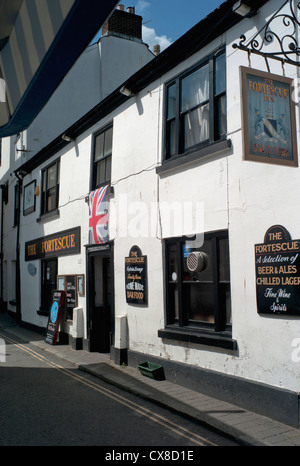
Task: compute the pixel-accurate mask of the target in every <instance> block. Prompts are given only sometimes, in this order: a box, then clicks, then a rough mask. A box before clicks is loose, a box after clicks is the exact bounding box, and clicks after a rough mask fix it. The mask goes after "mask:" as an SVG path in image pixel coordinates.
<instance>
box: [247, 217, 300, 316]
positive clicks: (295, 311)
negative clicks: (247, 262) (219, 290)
mask: <svg viewBox="0 0 300 466" xmlns="http://www.w3.org/2000/svg"><path fill="white" fill-rule="evenodd" d="M255 268H256V297H257V312H258V313H259V314H281V315H294V316H300V239H294V240H293V239H292V238H291V235H290V234H289V232H288V231H287V230H286V228H285V227H283V226H281V225H274V226H272V227H271V228H269V229H268V230H267V232H266V234H265V237H264V243H261V244H256V245H255Z"/></svg>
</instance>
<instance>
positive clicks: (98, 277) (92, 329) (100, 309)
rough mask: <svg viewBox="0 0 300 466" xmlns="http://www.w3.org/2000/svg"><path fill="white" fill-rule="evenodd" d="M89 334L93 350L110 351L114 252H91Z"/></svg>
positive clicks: (112, 330)
mask: <svg viewBox="0 0 300 466" xmlns="http://www.w3.org/2000/svg"><path fill="white" fill-rule="evenodd" d="M88 265H89V274H88V280H89V296H88V335H89V350H90V351H91V352H98V353H109V352H110V347H111V345H112V344H113V341H112V340H113V332H114V300H113V261H112V254H111V253H107V252H106V251H100V252H99V251H98V252H97V253H93V252H90V253H89V254H88Z"/></svg>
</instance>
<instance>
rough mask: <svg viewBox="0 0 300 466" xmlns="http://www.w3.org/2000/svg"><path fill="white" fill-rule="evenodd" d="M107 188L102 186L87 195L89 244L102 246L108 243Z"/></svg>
mask: <svg viewBox="0 0 300 466" xmlns="http://www.w3.org/2000/svg"><path fill="white" fill-rule="evenodd" d="M107 188H108V186H103V187H102V188H99V189H96V190H95V191H92V192H91V193H90V195H89V244H103V243H106V242H107V241H108V209H107V203H106V191H107Z"/></svg>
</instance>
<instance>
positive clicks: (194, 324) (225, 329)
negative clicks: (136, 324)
mask: <svg viewBox="0 0 300 466" xmlns="http://www.w3.org/2000/svg"><path fill="white" fill-rule="evenodd" d="M222 239H227V240H228V251H229V235H228V230H218V231H212V232H207V233H205V234H204V241H206V240H212V266H213V267H212V272H213V277H212V280H213V287H214V291H213V294H214V323H210V322H204V321H190V322H189V321H188V318H187V316H188V309H186V308H185V306H184V292H183V283H184V282H183V261H184V256H183V246H184V244H185V241H186V240H188V241H191V238H186V237H184V236H183V237H176V238H168V239H166V240H165V289H166V299H165V321H166V325H165V329H162V330H159V332H158V335H159V336H160V337H163V338H171V339H179V340H184V341H191V342H195V343H202V342H205V344H208V345H213V346H220V347H224V348H229V349H236V342H235V340H232V324H231V323H226V307H225V306H224V305H223V304H224V303H223V304H222V303H221V300H220V298H221V289H220V287H219V285H220V283H225V281H220V279H219V265H220V260H219V257H218V256H219V252H218V250H219V242H220V240H222ZM171 245H176V260H177V264H178V280H177V283H178V288H177V289H178V308H179V315H178V320H176V318H175V312H174V309H171V308H170V288H169V276H168V275H169V270H168V267H169V258H168V254H169V250H170V246H171ZM178 258H180V259H179V261H178ZM228 284H229V287H231V281H230V261H229V282H228ZM230 299H231V293H230Z"/></svg>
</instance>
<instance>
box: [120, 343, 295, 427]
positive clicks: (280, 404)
mask: <svg viewBox="0 0 300 466" xmlns="http://www.w3.org/2000/svg"><path fill="white" fill-rule="evenodd" d="M146 361H147V362H153V363H156V364H160V365H162V366H163V368H164V373H165V377H166V380H169V381H170V382H173V383H176V384H179V385H181V386H183V387H187V388H190V389H191V390H196V391H199V392H201V393H203V394H205V395H208V396H211V397H213V398H217V399H219V400H223V401H226V402H228V403H232V404H234V405H236V406H239V407H241V408H244V409H247V410H249V411H252V412H255V413H258V414H261V415H263V416H267V417H269V418H271V419H274V420H276V421H279V422H282V423H284V424H287V425H290V426H292V427H296V428H299V394H298V393H296V392H292V391H289V390H285V389H280V388H276V387H272V386H270V385H266V384H263V383H259V382H254V381H251V380H247V379H243V378H240V377H234V376H230V375H226V374H222V373H219V372H215V371H212V370H207V369H201V368H197V367H194V366H190V365H187V364H183V363H180V362H174V361H170V360H166V359H163V358H158V357H153V356H149V355H146V354H142V353H138V352H135V351H131V350H128V365H129V366H130V367H137V365H138V364H141V363H143V362H146Z"/></svg>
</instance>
